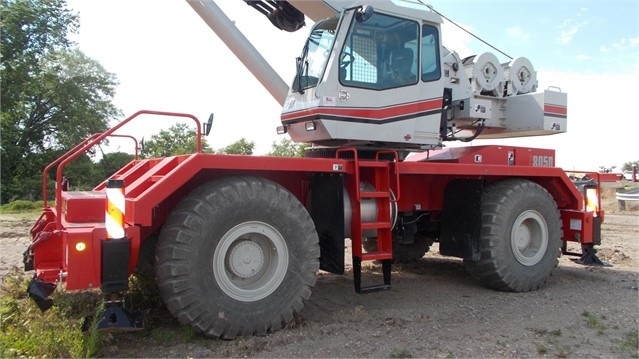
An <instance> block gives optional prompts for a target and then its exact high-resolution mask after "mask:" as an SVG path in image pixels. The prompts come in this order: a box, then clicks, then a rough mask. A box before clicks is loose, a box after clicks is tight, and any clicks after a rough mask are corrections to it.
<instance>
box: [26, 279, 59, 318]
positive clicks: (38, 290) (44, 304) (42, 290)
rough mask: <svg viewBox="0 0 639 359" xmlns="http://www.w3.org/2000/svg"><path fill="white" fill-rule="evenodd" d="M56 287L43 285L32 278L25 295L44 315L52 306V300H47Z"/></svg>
mask: <svg viewBox="0 0 639 359" xmlns="http://www.w3.org/2000/svg"><path fill="white" fill-rule="evenodd" d="M56 287H57V285H55V284H54V283H45V282H43V281H41V280H39V279H37V278H36V277H35V276H34V277H33V279H31V282H29V286H28V287H27V293H28V294H29V297H30V298H31V299H33V301H34V302H35V304H36V305H37V306H38V308H40V310H41V311H42V313H44V312H46V311H47V309H49V308H51V307H52V306H53V300H51V299H48V298H49V296H50V295H51V293H53V291H54V290H55V288H56Z"/></svg>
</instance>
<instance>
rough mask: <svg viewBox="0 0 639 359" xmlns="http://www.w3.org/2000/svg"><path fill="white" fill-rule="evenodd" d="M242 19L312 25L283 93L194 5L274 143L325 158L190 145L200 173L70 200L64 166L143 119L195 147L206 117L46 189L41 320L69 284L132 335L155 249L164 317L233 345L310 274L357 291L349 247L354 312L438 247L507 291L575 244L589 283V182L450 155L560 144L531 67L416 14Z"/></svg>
mask: <svg viewBox="0 0 639 359" xmlns="http://www.w3.org/2000/svg"><path fill="white" fill-rule="evenodd" d="M245 2H246V3H247V4H248V5H250V6H252V7H253V8H255V9H257V10H258V11H260V12H261V13H263V14H265V15H266V16H267V17H268V19H269V20H270V21H271V23H273V24H274V25H275V26H277V27H278V28H280V29H283V30H286V31H296V30H299V29H300V28H302V27H303V25H304V19H305V16H307V17H309V18H310V19H311V20H313V21H314V22H315V24H314V26H313V27H312V29H311V30H310V33H309V36H308V39H307V41H306V43H305V44H304V46H303V48H302V51H301V54H300V56H299V57H298V58H297V62H296V63H297V71H296V75H295V78H294V79H293V81H292V84H291V86H287V85H286V84H285V82H284V81H283V80H282V79H281V78H280V77H279V76H278V75H277V74H276V73H275V71H274V70H273V69H272V68H271V67H270V66H269V65H268V63H267V62H266V61H265V60H264V59H263V58H262V57H261V55H260V54H259V53H258V52H257V51H256V50H255V49H254V48H253V46H252V45H251V44H250V42H249V41H248V40H247V39H246V38H244V36H243V35H242V34H241V32H240V31H239V30H238V29H237V28H236V27H235V25H234V24H233V23H232V22H231V21H230V20H229V19H228V18H227V17H226V15H224V13H223V12H222V11H221V9H220V8H219V7H218V6H217V5H216V4H215V2H214V1H212V0H187V3H188V4H189V5H190V6H192V7H193V9H194V10H195V11H196V12H197V13H198V14H199V15H200V16H201V17H202V19H203V20H204V21H205V22H206V23H207V24H208V25H209V26H210V27H211V28H212V29H213V30H214V31H215V32H216V34H218V36H219V37H220V38H221V39H222V40H223V41H224V42H225V43H226V44H227V46H228V47H229V48H230V49H231V50H232V51H233V52H234V53H235V54H236V55H237V57H238V58H239V59H240V60H241V61H243V62H244V63H245V64H246V65H247V68H249V70H250V71H251V72H252V73H253V74H254V75H255V76H256V78H258V79H259V80H260V82H261V83H262V84H263V85H264V86H265V87H266V88H267V89H268V91H269V92H270V93H271V94H272V95H273V97H274V98H275V99H276V100H277V101H278V102H279V103H281V104H282V114H281V122H282V125H281V126H279V127H278V128H277V131H278V132H279V133H281V134H284V133H288V134H289V135H290V137H291V138H292V139H293V140H295V141H302V142H308V143H311V144H313V146H312V147H311V148H310V149H309V150H308V151H307V153H306V156H305V157H303V158H279V157H259V156H234V155H216V154H206V153H202V151H201V146H200V143H199V142H198V144H197V148H196V152H195V153H193V154H189V155H180V156H172V157H166V158H155V159H136V160H134V161H132V162H131V163H129V164H127V165H126V166H125V167H123V168H122V169H120V170H119V171H118V172H116V173H115V174H114V175H113V176H111V177H110V178H109V179H108V180H107V181H105V182H104V183H102V184H100V185H98V186H97V187H96V188H94V189H93V190H92V191H65V190H63V189H62V186H61V181H62V177H63V170H64V166H65V165H66V164H67V163H69V162H70V161H72V160H73V159H75V158H76V157H78V156H79V155H80V154H82V153H84V152H85V151H86V150H88V149H89V148H91V147H92V146H94V145H96V144H98V143H100V141H102V140H103V139H104V138H106V136H109V135H111V134H112V133H114V132H116V131H118V130H119V129H120V128H121V127H123V126H124V125H126V124H127V123H129V122H130V121H132V120H135V119H137V116H138V115H140V114H155V115H162V116H177V117H179V118H187V119H190V120H193V121H194V123H196V126H197V131H196V134H197V139H198V141H199V140H200V137H201V135H202V134H201V129H200V127H201V124H200V121H199V120H198V119H197V118H196V117H194V116H191V115H188V114H180V113H166V112H156V111H140V112H138V113H135V114H134V115H132V116H130V117H128V118H126V119H125V120H123V121H122V122H120V123H119V124H117V125H116V126H114V127H113V128H111V129H110V130H108V131H106V132H105V133H103V134H101V135H98V136H93V137H91V138H89V139H88V140H87V141H85V142H83V143H82V144H80V145H78V146H77V147H76V148H74V149H72V150H70V151H69V152H68V153H67V154H65V155H64V156H63V157H61V158H60V159H59V160H58V161H56V162H55V163H54V164H52V166H53V165H57V169H56V177H55V182H56V186H55V205H53V206H48V203H47V202H46V198H47V193H48V191H49V190H50V188H49V186H48V183H47V179H48V173H47V171H48V170H49V169H50V168H52V166H49V167H47V169H45V172H44V174H43V197H44V198H45V208H44V210H43V213H42V216H41V217H40V218H39V219H38V221H37V222H36V223H35V225H34V226H33V228H32V230H31V234H32V237H33V241H32V243H31V244H30V246H29V248H28V250H27V251H26V252H25V254H24V262H25V269H27V270H35V274H34V278H33V280H32V282H31V283H30V285H29V288H28V292H29V294H30V295H31V297H32V298H34V299H35V300H36V302H37V303H38V305H39V306H40V307H41V309H46V308H47V307H49V306H51V305H52V303H51V301H50V299H48V296H49V295H50V294H51V292H52V291H53V290H54V289H55V288H56V287H57V286H58V285H59V284H62V285H63V286H64V287H65V288H66V289H67V290H83V289H89V288H101V290H102V291H103V293H104V294H105V296H106V298H107V299H108V300H107V304H108V305H107V309H106V312H105V314H104V316H103V317H102V318H101V319H102V321H101V322H100V328H101V329H106V330H112V329H118V328H124V329H132V328H136V327H139V326H140V325H141V322H140V318H138V317H136V316H135V315H133V313H131V312H130V311H128V310H127V309H125V306H124V303H123V298H124V295H125V293H126V291H127V290H128V279H129V276H130V275H131V274H132V273H133V271H134V269H135V267H136V264H137V262H138V259H139V258H140V256H141V254H140V253H141V252H142V251H141V248H143V247H145V248H146V249H149V250H150V251H151V252H152V253H154V258H155V275H156V279H157V284H158V286H159V289H160V293H161V295H162V298H163V300H164V302H165V303H166V306H167V307H168V309H169V311H170V312H171V313H172V314H173V315H175V316H176V317H177V319H178V320H179V321H180V322H182V323H186V324H189V325H191V326H192V327H193V328H195V329H196V330H197V331H199V332H201V333H203V334H204V335H207V336H212V337H224V338H234V337H236V336H238V335H243V336H248V335H262V334H265V333H268V332H271V331H274V330H278V329H280V328H282V327H283V326H284V325H285V324H286V323H287V322H289V321H291V320H292V319H293V315H294V313H297V312H299V311H300V310H301V309H302V307H303V305H304V302H305V301H306V300H307V299H308V298H309V296H310V295H311V288H312V287H313V286H314V284H315V282H316V276H317V273H318V270H320V269H321V270H324V271H327V272H331V273H335V274H344V273H345V258H344V257H345V246H346V245H347V242H346V241H347V240H348V241H350V245H351V247H352V263H353V268H352V275H353V284H354V288H355V290H356V291H357V292H358V293H368V292H374V291H381V290H390V289H391V266H392V263H393V262H409V261H416V260H419V259H420V258H421V257H422V256H423V255H424V254H425V253H426V252H427V251H428V250H429V248H430V246H431V245H432V244H433V243H434V242H438V243H439V250H440V252H441V254H443V255H447V256H454V257H459V258H462V259H463V261H464V265H465V267H466V268H467V269H468V271H469V272H470V273H471V274H472V275H474V276H475V277H476V278H477V279H478V281H479V283H481V284H482V285H484V286H486V287H489V288H494V289H497V290H505V291H517V292H519V291H530V290H535V289H537V288H539V287H541V286H542V285H544V284H545V282H546V280H547V278H548V276H549V275H550V273H551V271H552V270H553V268H554V267H555V266H556V265H557V263H558V256H559V255H560V253H561V252H562V251H563V252H564V253H568V252H567V249H566V248H567V247H566V243H567V242H577V243H579V244H580V245H581V248H582V253H581V254H580V255H581V258H580V259H579V261H580V262H581V263H584V264H593V263H597V262H598V259H597V257H596V255H595V249H594V247H595V245H598V244H600V227H601V224H602V222H603V215H604V213H603V211H602V210H601V209H600V208H599V187H598V181H597V174H592V175H591V176H592V179H593V180H594V181H589V182H588V183H584V184H581V185H580V186H576V185H575V184H574V183H573V182H572V181H571V180H570V178H569V177H568V176H567V175H566V173H565V172H564V171H563V170H562V169H561V168H557V167H554V163H555V161H554V158H555V154H554V151H553V150H550V149H538V148H523V147H513V146H467V147H457V148H446V147H445V146H444V145H445V144H446V142H447V141H466V142H468V141H471V140H473V139H475V138H503V137H518V136H538V135H552V134H558V133H563V132H565V131H566V129H567V127H566V125H567V95H566V94H565V93H563V92H561V91H559V90H544V91H539V92H538V91H537V86H538V83H537V79H536V72H535V70H534V68H533V66H532V64H531V62H530V61H529V60H528V59H526V58H524V57H519V58H515V59H513V60H512V61H510V62H508V63H505V64H502V63H499V62H498V60H497V58H496V56H495V55H493V54H491V53H483V54H480V55H478V56H471V57H467V58H461V57H460V56H459V55H458V54H457V53H456V52H454V51H452V50H449V49H447V48H445V47H443V46H442V44H441V37H442V34H441V24H442V17H441V16H440V14H439V13H437V12H436V11H435V10H434V9H433V8H432V7H430V6H427V5H424V4H423V3H422V2H421V1H399V0H397V1H383V2H377V1H376V2H371V3H367V2H366V1H359V2H356V3H350V2H347V1H313V2H310V1H292V0H291V1H288V2H286V1H249V0H245ZM371 4H372V5H373V6H371ZM211 122H212V118H210V119H209V122H208V123H206V124H204V132H205V133H208V131H209V130H210V128H211ZM411 152H414V153H415V154H413V155H409V154H410V153H411ZM105 209H106V210H105ZM367 261H378V262H379V263H381V267H382V273H381V276H380V278H378V280H379V283H372V284H371V283H363V280H362V279H363V277H362V263H363V262H367Z"/></svg>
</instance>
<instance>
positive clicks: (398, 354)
mask: <svg viewBox="0 0 639 359" xmlns="http://www.w3.org/2000/svg"><path fill="white" fill-rule="evenodd" d="M390 357H391V358H412V357H413V354H411V352H410V351H408V349H400V348H395V349H393V350H392V351H391V353H390Z"/></svg>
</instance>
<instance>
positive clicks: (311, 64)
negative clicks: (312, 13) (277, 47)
mask: <svg viewBox="0 0 639 359" xmlns="http://www.w3.org/2000/svg"><path fill="white" fill-rule="evenodd" d="M337 24H338V18H337V17H334V18H330V19H326V20H323V21H321V22H318V23H317V24H316V25H315V27H314V28H313V30H312V31H311V35H310V36H309V38H308V40H307V41H306V44H305V45H304V49H303V50H302V54H301V55H300V57H298V58H297V72H296V75H295V79H294V80H293V86H292V87H291V89H292V90H293V91H294V92H300V93H303V92H304V89H307V88H310V87H314V86H317V83H318V82H319V79H320V78H321V77H322V73H323V72H324V68H325V67H326V61H327V60H328V57H329V55H330V52H331V47H332V46H333V39H334V38H335V29H336V28H337Z"/></svg>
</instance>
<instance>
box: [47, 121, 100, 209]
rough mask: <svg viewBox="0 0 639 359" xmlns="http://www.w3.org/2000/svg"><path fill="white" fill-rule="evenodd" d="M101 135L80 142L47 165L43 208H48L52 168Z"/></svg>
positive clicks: (96, 134)
mask: <svg viewBox="0 0 639 359" xmlns="http://www.w3.org/2000/svg"><path fill="white" fill-rule="evenodd" d="M99 135H100V133H94V134H92V135H91V136H89V137H87V138H86V139H85V140H84V141H82V142H80V143H79V144H78V145H77V146H75V147H73V148H72V149H70V150H68V151H67V152H65V153H64V154H63V155H62V156H60V157H58V158H57V159H56V160H55V161H53V162H51V163H49V165H47V167H45V168H44V171H42V202H43V207H44V208H47V207H48V196H47V187H48V186H47V185H48V183H47V182H48V179H47V177H48V176H47V174H48V173H49V170H50V169H51V167H53V166H55V165H56V164H58V163H60V161H62V160H63V159H65V158H67V157H68V156H70V155H71V154H73V153H74V152H76V151H78V150H79V149H80V148H82V147H84V145H86V144H87V143H88V142H89V141H91V139H93V138H95V137H97V136H99ZM60 185H61V183H60V184H59V183H56V186H60Z"/></svg>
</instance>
